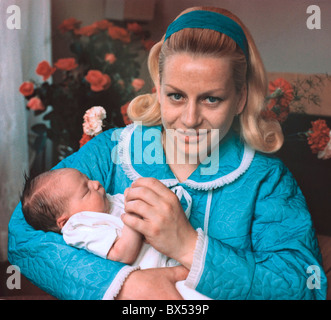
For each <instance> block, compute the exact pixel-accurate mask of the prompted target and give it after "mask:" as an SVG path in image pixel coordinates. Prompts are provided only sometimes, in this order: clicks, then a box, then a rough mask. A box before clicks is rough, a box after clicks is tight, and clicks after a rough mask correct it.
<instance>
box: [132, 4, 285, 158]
mask: <svg viewBox="0 0 331 320" xmlns="http://www.w3.org/2000/svg"><path fill="white" fill-rule="evenodd" d="M193 10H206V11H214V12H218V13H220V14H223V15H225V16H228V17H229V18H231V19H232V20H234V21H235V22H237V23H238V24H239V25H240V26H241V27H242V29H243V31H244V33H245V35H246V38H247V41H248V50H249V59H248V62H247V59H246V57H245V55H244V53H243V51H242V50H241V49H240V47H239V46H238V45H237V44H236V42H235V41H234V40H232V39H231V38H230V37H228V36H227V35H225V34H222V33H219V32H217V31H214V30H209V29H183V30H181V31H178V32H176V33H174V34H172V35H171V37H170V38H169V39H168V40H167V41H166V42H164V36H163V37H162V39H161V41H160V42H158V43H156V44H155V45H154V47H153V48H152V50H151V52H150V55H149V58H148V68H149V72H150V75H151V78H152V80H153V82H154V84H155V85H157V83H158V82H159V81H160V80H161V79H162V73H163V68H164V63H165V60H166V58H167V57H169V56H170V55H173V54H176V53H184V52H185V53H189V54H193V55H199V56H201V55H203V56H205V55H209V56H211V57H229V58H231V62H232V67H233V74H234V81H235V86H236V90H237V92H238V93H239V92H240V90H241V88H242V87H243V86H244V85H245V84H246V83H247V101H246V105H245V108H244V110H243V112H242V113H241V114H240V115H239V123H240V134H241V136H242V138H243V139H244V140H245V141H246V142H247V143H248V144H249V145H250V146H251V147H252V148H254V149H256V150H258V151H262V152H266V153H270V152H275V151H277V150H278V149H280V147H281V146H282V144H283V140H284V138H283V133H282V129H281V126H280V124H279V122H278V121H277V120H274V119H272V120H267V119H264V118H262V116H261V113H262V111H263V110H265V97H266V95H267V89H268V81H267V76H266V72H265V69H264V65H263V62H262V59H261V57H260V54H259V52H258V50H257V48H256V46H255V43H254V40H253V38H252V36H251V34H250V32H249V31H248V30H247V28H246V27H245V26H244V24H243V23H242V22H241V21H240V20H239V18H237V17H236V16H235V15H234V14H232V13H231V12H229V11H227V10H225V9H220V8H214V7H193V8H189V9H187V10H185V11H183V12H182V13H181V14H180V15H179V16H181V15H182V14H184V13H187V12H190V11H193ZM128 116H129V117H130V118H131V119H132V120H133V121H141V122H142V123H143V124H144V125H146V126H152V125H158V124H161V110H160V104H159V102H158V99H157V96H156V94H155V93H154V94H145V95H141V96H138V97H136V98H135V99H134V100H133V101H132V102H131V103H130V106H129V108H128Z"/></svg>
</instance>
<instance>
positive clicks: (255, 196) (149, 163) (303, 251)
mask: <svg viewBox="0 0 331 320" xmlns="http://www.w3.org/2000/svg"><path fill="white" fill-rule="evenodd" d="M141 150H142V151H141ZM215 154H216V156H215ZM215 157H216V158H215ZM60 167H73V168H77V169H78V170H80V171H82V172H83V173H85V174H86V175H87V176H88V177H89V178H90V179H93V180H99V181H100V183H101V184H102V185H103V186H104V187H105V189H106V191H107V192H108V193H110V194H116V193H123V192H124V190H125V189H126V188H127V187H129V186H130V185H131V183H132V181H133V180H135V179H137V178H139V177H154V178H157V179H159V180H161V181H162V182H163V183H164V184H165V185H166V186H168V187H169V188H170V187H171V188H172V187H174V186H178V187H182V188H184V189H185V190H186V191H187V192H186V194H187V195H188V196H189V197H190V198H191V201H192V208H191V216H190V222H191V224H192V226H193V227H194V228H195V229H196V230H197V231H198V235H199V236H198V241H197V244H196V249H195V253H194V259H193V264H192V268H191V270H190V273H189V275H188V278H187V280H186V284H187V285H188V286H190V287H192V288H195V289H196V290H198V291H199V292H201V293H203V294H205V295H207V296H209V297H211V298H213V299H325V298H326V290H327V282H326V276H325V273H324V271H323V269H322V266H321V256H320V252H319V248H318V244H317V240H316V238H315V233H314V230H313V228H312V221H311V217H310V214H309V212H308V210H307V206H306V203H305V199H304V197H303V195H302V193H301V191H300V189H299V187H298V186H297V184H296V182H295V180H294V179H293V177H292V175H291V173H290V172H289V171H288V169H287V168H286V167H285V166H284V165H283V163H282V162H281V161H280V160H278V159H276V158H274V157H272V156H266V155H263V154H260V153H257V152H254V150H252V149H251V148H250V147H248V146H247V145H245V144H244V143H242V142H241V141H240V138H239V137H238V136H237V135H236V134H235V133H234V132H233V131H230V132H229V133H228V135H227V136H226V137H225V138H224V139H223V140H222V143H221V144H220V146H219V149H218V152H215V153H214V154H213V156H212V157H210V158H209V163H208V162H206V163H201V164H200V165H199V167H198V168H197V169H196V170H195V171H194V172H193V173H192V174H191V176H190V177H189V179H188V180H187V181H185V182H182V183H180V182H179V181H178V180H177V179H176V177H175V176H174V174H173V173H172V172H171V170H170V168H169V166H168V165H167V164H166V161H165V155H164V153H163V148H162V144H161V127H160V126H156V127H143V126H134V125H130V126H128V127H126V128H124V129H120V130H119V129H111V130H108V131H106V132H104V133H102V134H100V135H99V136H97V137H95V138H93V139H92V140H91V141H90V142H89V143H87V144H86V145H85V146H84V147H82V148H81V149H80V150H79V151H78V152H77V153H75V154H73V155H71V156H70V157H68V158H66V159H65V160H63V161H62V162H61V163H59V165H58V166H57V168H60ZM187 200H188V199H187V196H186V198H184V197H183V198H182V200H181V203H182V205H183V207H184V206H185V205H187ZM8 246H9V260H10V262H11V263H12V264H14V265H18V266H19V267H20V270H21V272H22V273H23V274H24V275H25V276H26V277H27V278H29V279H30V280H31V281H32V282H33V283H35V284H36V285H37V286H39V287H40V288H42V289H43V290H45V291H46V292H48V293H50V294H51V295H54V296H55V297H58V298H60V299H103V298H104V299H112V298H113V297H114V296H115V295H116V294H117V293H118V291H119V290H120V287H121V284H122V283H123V281H124V280H125V277H126V276H127V275H128V274H129V273H130V272H131V271H132V270H134V268H133V267H131V266H127V265H124V264H122V263H119V262H113V261H109V260H105V259H102V258H99V257H97V256H94V255H93V254H91V253H89V252H87V251H85V250H79V249H76V248H72V247H69V246H67V245H66V244H65V242H64V241H63V239H62V236H61V235H59V234H55V233H52V232H48V233H44V232H42V231H36V230H34V229H33V228H32V227H30V226H29V225H28V224H27V223H26V221H25V220H24V217H23V214H22V211H21V205H20V204H19V205H18V206H17V208H16V209H15V211H14V213H13V215H12V218H11V221H10V223H9V245H8ZM151 294H152V293H151Z"/></svg>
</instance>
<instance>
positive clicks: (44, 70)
mask: <svg viewBox="0 0 331 320" xmlns="http://www.w3.org/2000/svg"><path fill="white" fill-rule="evenodd" d="M55 70H56V68H52V67H51V66H50V65H49V63H48V62H47V61H42V62H40V63H39V64H38V66H37V69H36V74H38V75H39V76H42V77H43V80H44V81H46V80H47V79H48V78H49V77H50V76H51V75H52V74H53V73H54V72H55Z"/></svg>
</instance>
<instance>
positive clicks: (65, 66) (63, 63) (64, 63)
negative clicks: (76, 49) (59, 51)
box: [54, 58, 78, 71]
mask: <svg viewBox="0 0 331 320" xmlns="http://www.w3.org/2000/svg"><path fill="white" fill-rule="evenodd" d="M54 65H55V67H57V68H58V69H60V70H66V71H70V70H73V69H76V68H77V67H78V64H77V63H76V60H75V58H65V59H59V60H57V61H56V62H55V63H54Z"/></svg>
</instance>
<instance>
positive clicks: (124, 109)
mask: <svg viewBox="0 0 331 320" xmlns="http://www.w3.org/2000/svg"><path fill="white" fill-rule="evenodd" d="M130 102H131V101H129V102H127V103H126V104H125V105H123V106H122V107H121V114H122V118H123V121H124V124H126V125H128V124H130V123H132V121H131V119H130V118H129V117H128V114H127V111H128V107H129V104H130Z"/></svg>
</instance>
